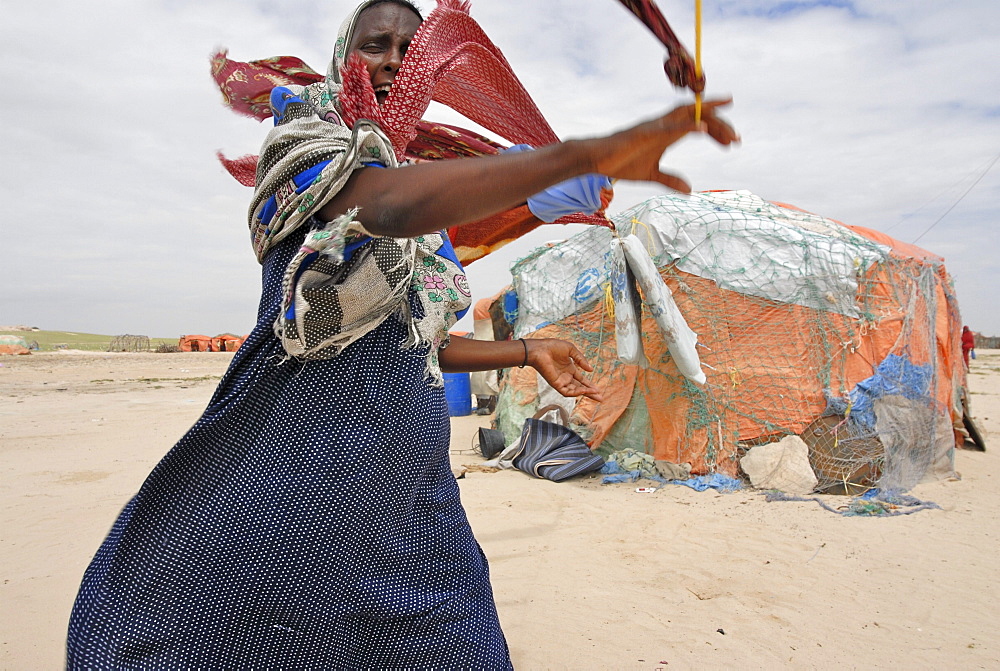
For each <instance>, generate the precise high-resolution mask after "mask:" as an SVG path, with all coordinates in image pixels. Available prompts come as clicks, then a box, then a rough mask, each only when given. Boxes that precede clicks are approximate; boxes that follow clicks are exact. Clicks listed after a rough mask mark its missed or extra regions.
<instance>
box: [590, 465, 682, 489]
mask: <svg viewBox="0 0 1000 671" xmlns="http://www.w3.org/2000/svg"><path fill="white" fill-rule="evenodd" d="M600 472H601V473H602V474H603V475H604V478H603V479H602V480H601V484H602V485H614V484H618V483H621V482H635V481H636V480H638V479H639V478H646V479H647V480H654V481H656V482H659V483H660V484H661V485H662V484H666V482H667V481H666V479H664V478H661V477H660V476H659V475H651V474H649V473H643V472H642V471H639V470H635V471H625V470H622V467H621V466H619V465H618V462H617V461H614V460H613V459H612V460H610V461H606V462H604V465H603V466H602V467H601V471H600Z"/></svg>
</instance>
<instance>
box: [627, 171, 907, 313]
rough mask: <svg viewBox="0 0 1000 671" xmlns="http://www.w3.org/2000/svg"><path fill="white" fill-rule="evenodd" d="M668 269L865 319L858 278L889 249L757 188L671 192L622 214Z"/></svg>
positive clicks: (788, 301)
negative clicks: (762, 195)
mask: <svg viewBox="0 0 1000 671" xmlns="http://www.w3.org/2000/svg"><path fill="white" fill-rule="evenodd" d="M613 219H614V222H615V224H616V226H617V228H618V231H619V233H621V234H622V235H625V234H628V233H633V234H635V235H636V237H638V238H639V240H641V241H642V243H643V244H644V245H645V246H646V249H647V250H648V251H649V253H650V255H651V256H652V257H653V258H654V259H655V260H656V261H657V265H658V266H660V267H663V266H665V265H667V264H671V263H672V264H674V265H675V266H676V267H677V269H678V270H682V271H684V272H687V273H690V274H692V275H697V276H698V277H704V278H707V279H711V280H714V281H715V282H716V283H717V284H718V285H719V286H720V287H723V288H725V289H731V290H733V291H738V292H741V293H744V294H748V295H751V296H759V297H761V298H767V299H770V300H773V301H777V302H780V303H792V304H795V305H802V306H805V307H809V308H812V309H814V310H823V311H827V312H838V313H840V314H844V315H847V316H850V317H858V316H859V311H858V308H857V305H856V303H855V295H856V293H857V288H858V283H857V277H858V275H859V274H863V273H864V272H865V271H866V270H867V269H868V268H870V267H871V266H872V265H874V264H876V263H879V262H881V261H883V260H885V258H886V257H887V255H888V251H889V250H888V248H887V247H884V246H882V245H878V244H876V243H874V242H872V241H871V240H868V239H867V238H864V237H862V236H860V235H858V234H856V233H854V232H853V231H851V230H849V229H847V228H845V227H844V226H842V225H840V224H838V223H836V222H834V221H831V220H829V219H825V218H823V217H820V216H817V215H814V214H809V213H806V212H799V211H796V210H790V209H787V208H783V207H778V206H777V205H774V204H772V203H769V202H767V201H765V200H764V199H762V198H760V197H759V196H755V195H754V194H752V193H750V192H749V191H725V192H710V193H695V194H691V195H688V196H685V195H680V194H671V195H663V196H659V197H656V198H651V199H650V200H648V201H646V202H644V203H642V204H640V205H638V206H636V207H634V208H632V209H630V210H627V211H625V212H622V213H621V214H619V215H617V216H615V217H614V218H613Z"/></svg>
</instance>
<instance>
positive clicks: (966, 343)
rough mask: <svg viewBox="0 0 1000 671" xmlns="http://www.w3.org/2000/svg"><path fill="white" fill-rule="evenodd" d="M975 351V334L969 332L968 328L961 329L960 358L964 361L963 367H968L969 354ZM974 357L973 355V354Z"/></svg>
mask: <svg viewBox="0 0 1000 671" xmlns="http://www.w3.org/2000/svg"><path fill="white" fill-rule="evenodd" d="M975 349H976V334H975V333H973V332H972V331H970V330H969V327H968V326H963V327H962V358H963V359H965V367H966V368H968V367H969V353H970V352H972V351H973V350H975ZM973 357H975V354H973Z"/></svg>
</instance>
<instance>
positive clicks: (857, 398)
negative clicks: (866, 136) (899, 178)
mask: <svg viewBox="0 0 1000 671" xmlns="http://www.w3.org/2000/svg"><path fill="white" fill-rule="evenodd" d="M613 224H614V230H611V229H609V228H601V227H593V226H592V227H588V228H586V229H585V230H583V231H582V232H580V233H578V234H576V235H574V236H573V237H571V238H569V239H567V240H565V241H563V242H561V243H559V244H556V245H554V246H551V247H547V248H543V249H539V250H536V251H535V252H534V253H532V254H531V255H529V256H527V257H526V258H523V259H521V260H520V261H518V262H517V263H516V264H515V265H514V267H513V268H512V274H513V291H514V292H515V293H516V305H517V307H516V310H510V309H509V310H508V312H509V314H508V317H509V319H510V320H511V321H512V324H513V326H514V337H515V338H517V337H525V338H546V337H556V338H565V339H568V340H570V341H572V342H574V343H575V344H576V345H577V346H578V347H579V348H580V349H581V350H582V351H583V353H584V354H585V355H586V356H587V357H588V359H589V360H590V361H591V363H593V364H594V366H595V372H594V373H593V376H592V377H593V380H594V381H595V382H596V384H597V385H598V386H600V387H601V388H602V392H603V395H604V399H603V401H602V402H600V403H596V402H594V401H592V400H590V399H580V400H575V399H561V397H559V396H558V395H557V394H555V392H554V391H553V390H552V389H551V388H549V387H548V385H547V384H546V383H545V382H544V381H542V380H541V379H540V378H539V377H538V376H537V375H536V374H535V372H534V371H533V370H531V369H530V368H524V369H512V370H510V371H509V372H508V374H506V375H505V377H504V380H503V384H502V387H501V390H500V396H499V401H498V405H497V424H498V428H500V429H501V430H502V431H503V432H504V434H505V435H509V436H515V435H518V434H519V433H520V427H521V426H522V425H523V423H524V420H525V418H527V417H531V416H532V415H533V414H534V413H535V412H536V410H537V409H538V408H539V407H543V406H545V405H548V404H550V403H553V402H555V403H563V404H564V407H566V408H567V410H569V411H570V416H571V426H572V427H573V428H574V429H575V430H576V431H577V432H578V433H579V434H580V435H582V436H583V437H584V438H585V439H586V440H587V442H588V443H589V444H590V445H591V447H592V448H593V449H595V450H597V451H599V452H602V453H606V454H610V453H613V452H615V451H617V450H621V449H633V450H636V451H639V452H645V453H648V454H652V455H653V456H654V458H655V459H657V460H666V461H669V462H673V463H676V464H681V463H688V464H690V465H691V467H692V472H693V473H695V474H708V473H722V474H725V475H729V476H739V475H741V470H740V459H741V458H742V457H743V456H744V455H745V454H746V453H747V451H749V450H751V449H752V448H754V447H755V446H757V445H763V444H768V443H773V442H777V441H779V440H780V439H782V438H784V437H786V436H790V435H796V436H799V437H801V439H802V440H803V441H804V442H805V443H806V445H807V446H808V456H809V464H810V466H811V468H812V470H813V471H814V473H815V475H816V479H817V481H818V484H817V486H816V488H815V489H816V490H817V491H825V492H841V493H854V492H857V491H859V490H863V489H866V488H868V487H872V486H878V487H881V488H884V489H900V490H907V489H909V488H911V487H912V486H913V485H915V484H917V483H918V482H920V481H921V480H923V479H925V478H941V477H947V476H949V475H951V474H952V473H953V454H954V448H955V446H956V436H957V435H958V434H956V432H955V426H956V425H959V426H960V424H961V419H962V415H963V411H962V398H963V394H964V389H965V370H964V367H963V365H962V357H961V348H960V343H959V332H960V330H961V320H960V316H959V311H958V305H957V302H956V298H955V294H954V290H953V286H952V282H951V278H950V277H949V275H948V273H947V271H946V269H945V266H944V260H943V259H942V258H940V257H938V256H935V255H933V254H931V253H929V252H927V251H925V250H922V249H920V248H918V247H916V246H913V245H908V244H905V243H901V242H899V241H896V240H893V239H892V238H890V237H888V236H886V235H884V234H881V233H878V232H876V231H872V230H868V229H864V228H861V227H857V226H849V225H844V224H842V223H839V222H836V221H833V220H830V219H826V218H823V217H820V216H816V215H814V214H810V213H807V212H804V211H802V210H799V209H797V208H794V207H792V206H789V205H783V204H776V203H771V202H768V201H765V200H763V199H762V198H759V197H757V196H755V195H753V194H751V193H749V192H747V191H723V192H703V193H696V194H692V195H690V196H685V195H680V194H675V195H663V196H660V197H657V198H654V199H651V200H649V201H647V202H645V203H642V204H641V205H638V206H637V207H635V208H633V209H631V210H628V211H626V212H623V213H621V214H619V215H617V216H615V217H613ZM629 235H634V236H635V238H636V239H637V240H638V241H639V242H641V245H642V247H643V248H644V249H645V252H646V253H647V254H648V256H649V257H650V259H652V262H653V263H654V264H655V272H658V274H659V277H661V278H662V280H663V284H665V286H666V287H667V288H669V293H670V294H672V299H673V302H674V303H675V304H676V308H677V310H679V315H680V317H679V319H680V322H678V323H676V324H675V325H674V326H673V327H668V328H667V330H666V331H664V329H663V328H661V326H660V323H659V322H658V321H657V319H658V318H659V315H658V314H654V313H655V312H656V311H657V310H658V308H657V306H656V304H655V301H653V302H651V300H650V299H651V298H652V297H651V296H650V295H649V291H648V290H647V291H644V292H640V295H641V298H642V299H643V302H642V303H641V305H640V308H639V316H638V323H637V324H635V325H634V326H637V327H638V329H637V332H638V336H637V337H638V338H639V339H641V342H640V343H639V344H640V345H641V351H640V357H639V358H638V359H636V363H634V364H627V363H623V362H622V360H621V358H620V348H619V343H618V342H617V341H616V339H617V338H620V337H623V333H625V332H626V331H627V324H623V320H622V315H621V314H618V315H616V314H615V312H616V307H617V308H618V311H619V312H621V307H622V305H621V303H620V302H619V303H616V302H615V301H614V300H612V296H613V295H614V292H613V287H612V284H613V283H614V282H616V281H617V282H620V281H621V278H620V277H618V276H617V275H616V274H615V272H614V265H615V264H614V256H613V254H612V248H613V240H614V239H615V238H624V237H625V236H629ZM636 244H638V243H636ZM651 267H652V266H651ZM629 277H631V275H629ZM616 278H617V279H616ZM657 281H659V280H657ZM511 298H512V297H510V296H508V297H507V303H508V305H510V304H511V303H513V301H511ZM616 316H617V317H618V326H617V327H616ZM683 322H686V326H685V325H684V323H683ZM688 327H689V329H690V330H689V331H686V332H687V333H689V334H690V336H691V338H690V339H689V342H688V345H689V347H688V350H689V351H688V352H687V354H685V353H684V352H683V351H682V350H684V348H683V347H680V349H678V347H677V346H676V345H678V341H683V340H684V338H683V337H682V336H683V335H684V334H683V333H680V332H681V331H685V330H686V329H688ZM674 331H677V332H674ZM695 340H696V341H697V344H696V345H695V344H694V343H695ZM685 358H687V361H684V360H683V359H685ZM692 358H693V362H694V363H693V365H694V371H693V372H692V370H691V366H692V361H691V359H692ZM685 367H687V370H686V371H685ZM699 368H700V370H699ZM682 371H683V372H682ZM702 380H704V381H703V382H702Z"/></svg>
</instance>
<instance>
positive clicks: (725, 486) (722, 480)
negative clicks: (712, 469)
mask: <svg viewBox="0 0 1000 671" xmlns="http://www.w3.org/2000/svg"><path fill="white" fill-rule="evenodd" d="M670 484H671V485H684V486H685V487H690V488H691V489H693V490H695V491H697V492H703V491H705V490H706V489H714V490H716V491H720V492H725V493H728V492H735V491H738V490H740V489H743V483H742V482H740V481H739V480H737V479H735V478H731V477H729V476H727V475H722V474H721V473H712V474H711V475H699V476H697V477H694V478H690V479H688V480H671V481H670Z"/></svg>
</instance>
